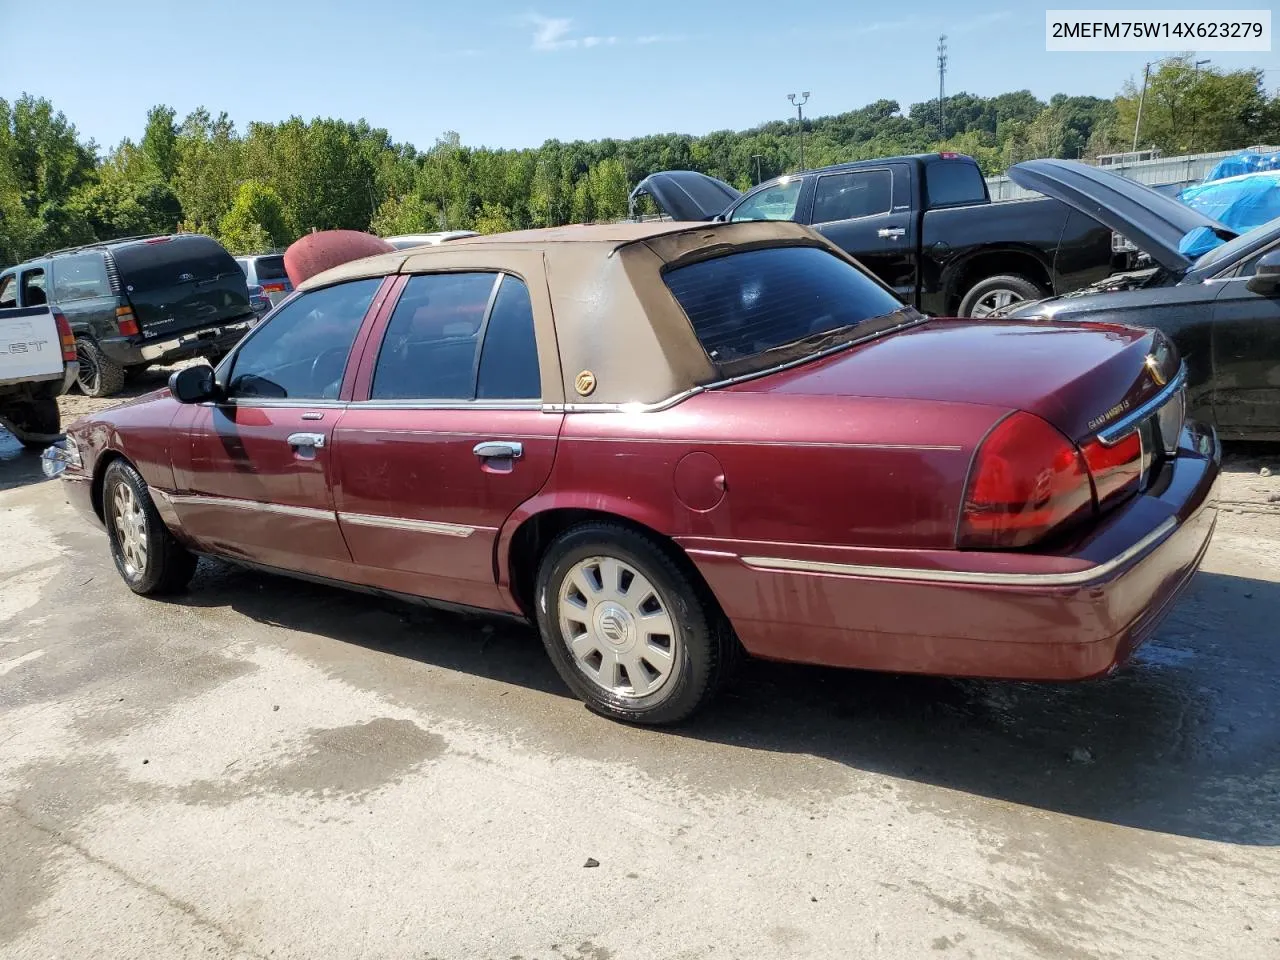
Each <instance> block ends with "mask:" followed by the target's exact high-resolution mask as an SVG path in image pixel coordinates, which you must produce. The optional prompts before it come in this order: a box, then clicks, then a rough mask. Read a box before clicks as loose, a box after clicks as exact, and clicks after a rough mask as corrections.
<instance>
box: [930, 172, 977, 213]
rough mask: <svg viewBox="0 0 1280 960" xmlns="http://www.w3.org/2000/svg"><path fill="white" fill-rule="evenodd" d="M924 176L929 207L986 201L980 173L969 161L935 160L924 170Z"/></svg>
mask: <svg viewBox="0 0 1280 960" xmlns="http://www.w3.org/2000/svg"><path fill="white" fill-rule="evenodd" d="M924 176H925V184H926V186H927V188H928V190H929V206H931V207H948V206H956V205H957V204H962V203H985V202H986V200H987V187H986V182H985V181H984V180H983V179H982V171H981V170H979V169H978V165H977V164H975V163H973V162H971V161H969V160H937V161H935V162H933V163H931V164H929V165H928V166H927V167H926V168H925V172H924Z"/></svg>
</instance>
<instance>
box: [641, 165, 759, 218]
mask: <svg viewBox="0 0 1280 960" xmlns="http://www.w3.org/2000/svg"><path fill="white" fill-rule="evenodd" d="M642 196H649V197H652V198H653V202H654V203H656V204H657V205H658V209H659V210H661V211H662V212H663V213H665V214H666V215H667V216H669V217H670V218H671V219H672V220H714V219H715V218H716V216H717V215H719V214H721V213H724V211H725V210H727V209H729V206H730V205H731V204H732V203H733V202H734V201H735V200H737V199H738V198H739V197H740V196H742V194H741V193H739V192H738V191H737V190H735V189H734V188H733V187H731V186H729V184H727V183H725V182H724V181H723V180H717V179H716V178H715V177H709V176H707V175H706V174H705V173H697V172H695V171H693V170H663V171H661V172H659V173H651V174H649V176H647V177H645V178H644V179H643V180H641V181H640V182H639V183H638V184H637V185H636V188H635V189H634V190H632V191H631V196H630V198H629V199H628V213H630V214H631V215H632V216H633V217H634V215H635V206H636V200H637V199H639V198H640V197H642Z"/></svg>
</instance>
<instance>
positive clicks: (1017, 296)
mask: <svg viewBox="0 0 1280 960" xmlns="http://www.w3.org/2000/svg"><path fill="white" fill-rule="evenodd" d="M1045 292H1046V291H1045V290H1044V289H1043V288H1042V287H1041V286H1040V285H1039V284H1038V283H1036V282H1035V281H1033V280H1028V279H1027V278H1026V277H1020V276H1018V275H1016V274H1001V275H1000V276H996V277H987V278H986V279H985V280H979V281H978V282H977V283H975V284H974V285H973V286H972V287H970V288H969V292H968V293H966V294H965V295H964V299H962V300H961V301H960V310H959V311H958V312H959V314H960V316H962V317H974V316H976V317H978V318H981V317H982V316H985V313H975V312H974V311H975V309H979V307H980V305H983V301H984V300H985V301H991V300H993V299H999V295H1000V294H1002V293H1009V294H1012V297H1013V299H1012V300H1010V301H1009V303H1017V302H1019V301H1022V300H1039V299H1041V298H1042V297H1044V296H1045Z"/></svg>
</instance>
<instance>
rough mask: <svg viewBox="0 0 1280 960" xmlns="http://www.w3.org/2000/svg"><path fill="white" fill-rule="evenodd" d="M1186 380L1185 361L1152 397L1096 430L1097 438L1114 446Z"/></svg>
mask: <svg viewBox="0 0 1280 960" xmlns="http://www.w3.org/2000/svg"><path fill="white" fill-rule="evenodd" d="M1186 382H1187V365H1186V364H1185V363H1183V364H1181V365H1179V367H1178V372H1177V373H1176V374H1175V375H1174V377H1173V379H1172V380H1170V381H1169V382H1168V383H1167V384H1166V385H1165V387H1164V388H1163V389H1162V390H1161V391H1160V392H1159V393H1157V394H1156V395H1155V396H1154V397H1152V398H1151V399H1150V400H1148V401H1147V402H1146V403H1144V404H1143V405H1142V406H1140V407H1138V408H1137V409H1136V410H1134V411H1133V412H1131V413H1129V414H1128V415H1126V416H1125V417H1124V418H1123V419H1120V420H1117V421H1116V422H1115V423H1113V424H1111V426H1109V427H1106V428H1104V429H1102V430H1099V431H1098V439H1099V440H1100V441H1102V443H1103V444H1104V445H1106V446H1108V447H1110V446H1114V445H1115V444H1116V443H1118V442H1119V441H1121V440H1123V439H1124V438H1125V437H1127V436H1128V435H1129V434H1130V433H1132V432H1133V430H1135V429H1136V428H1137V426H1138V424H1139V423H1140V422H1141V421H1143V420H1145V419H1146V418H1147V417H1149V416H1151V415H1152V414H1153V413H1155V412H1156V411H1157V410H1159V409H1160V408H1161V407H1162V406H1164V405H1165V403H1167V402H1168V400H1169V399H1170V398H1171V397H1172V396H1173V395H1174V394H1175V393H1177V392H1178V391H1179V390H1181V389H1182V387H1183V386H1184V385H1185V384H1186Z"/></svg>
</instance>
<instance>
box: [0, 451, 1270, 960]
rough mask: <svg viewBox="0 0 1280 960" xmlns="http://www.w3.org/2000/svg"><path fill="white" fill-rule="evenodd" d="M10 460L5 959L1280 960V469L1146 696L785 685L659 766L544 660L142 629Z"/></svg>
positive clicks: (348, 633) (350, 637) (321, 608)
mask: <svg viewBox="0 0 1280 960" xmlns="http://www.w3.org/2000/svg"><path fill="white" fill-rule="evenodd" d="M6 449H7V448H6V447H5V446H4V440H3V439H2V438H0V534H2V536H3V539H2V541H0V542H3V543H4V544H5V547H6V549H5V550H4V551H3V552H2V553H0V821H2V822H0V863H2V864H4V865H5V867H4V869H3V870H0V957H4V958H9V957H24V958H26V957H32V958H35V957H40V958H45V957H55V956H66V957H90V956H95V957H96V956H102V957H112V958H121V957H134V956H136V957H168V956H175V957H176V956H189V955H197V954H198V955H202V956H205V955H207V956H216V957H266V956H272V957H299V958H301V957H307V958H312V957H315V956H333V957H414V958H441V960H443V958H453V957H486V958H488V957H492V958H504V960H509V958H513V957H521V958H523V960H532V958H554V960H587V958H590V960H607V958H616V960H622V958H632V957H655V958H658V957H661V958H673V957H681V958H703V957H726V958H728V957H745V956H771V957H772V956H786V957H841V958H844V957H864V956H865V957H885V958H898V957H914V956H934V955H942V956H954V957H975V958H983V960H987V958H999V957H1037V958H1058V957H1068V958H1075V957H1081V958H1083V957H1126V958H1130V957H1159V958H1161V960H1166V958H1173V957H1196V958H1203V957H1205V956H1210V955H1218V956H1223V957H1230V958H1232V960H1236V958H1241V960H1244V958H1259V960H1262V958H1266V960H1274V958H1276V957H1280V626H1277V625H1278V624H1280V498H1277V499H1276V500H1273V499H1272V497H1273V496H1275V495H1276V494H1280V479H1277V478H1275V477H1270V478H1263V477H1261V476H1259V472H1258V471H1259V467H1260V466H1261V465H1263V464H1265V463H1271V464H1272V465H1273V466H1277V467H1280V463H1278V462H1276V461H1280V451H1277V452H1276V454H1275V455H1274V456H1273V455H1272V453H1271V452H1270V451H1269V450H1267V449H1266V448H1261V449H1253V450H1242V451H1238V452H1236V454H1235V455H1234V456H1233V459H1232V464H1231V472H1230V474H1229V475H1228V476H1227V477H1226V478H1225V482H1224V485H1223V488H1222V499H1223V503H1224V506H1225V507H1226V509H1225V510H1224V512H1223V513H1222V515H1221V519H1220V522H1219V528H1218V532H1217V534H1216V536H1215V541H1214V544H1213V546H1212V548H1211V550H1210V552H1209V554H1208V556H1207V557H1206V560H1205V564H1204V569H1203V570H1202V572H1201V573H1200V574H1199V575H1198V576H1197V578H1196V579H1195V581H1194V582H1193V584H1192V587H1191V589H1190V590H1189V592H1188V594H1187V596H1186V597H1185V598H1184V599H1183V600H1182V601H1181V602H1180V603H1179V604H1178V606H1177V607H1176V608H1175V609H1174V610H1173V612H1172V613H1171V615H1170V616H1169V618H1168V619H1167V620H1166V621H1165V622H1164V624H1163V625H1162V627H1161V629H1160V630H1159V632H1158V635H1157V637H1156V639H1155V640H1153V641H1152V642H1151V643H1150V644H1148V645H1147V646H1146V647H1144V648H1143V650H1142V651H1141V652H1140V655H1139V657H1138V659H1137V660H1136V662H1135V663H1134V664H1133V665H1131V666H1130V667H1128V668H1127V669H1125V670H1124V671H1122V672H1121V673H1119V674H1118V675H1116V676H1114V677H1112V678H1109V679H1106V680H1101V681H1095V682H1089V683H1082V684H1061V685H1038V684H1016V683H989V682H978V681H955V680H944V679H933V678H921V677H898V676H886V675H876V674H866V673H857V672H852V671H849V672H844V671H831V670H822V669H811V668H801V667H794V666H783V665H778V664H765V663H751V664H748V666H747V667H746V669H745V670H744V672H743V675H742V676H741V677H740V678H739V680H738V681H737V682H736V683H735V684H734V685H733V687H732V688H731V689H730V690H729V691H727V693H726V694H725V695H724V696H723V697H722V698H721V699H720V700H719V701H717V702H716V704H715V705H713V706H712V708H711V709H710V710H709V711H708V712H707V713H706V714H705V715H704V716H702V717H701V718H700V719H698V720H696V721H695V722H693V723H691V724H690V725H688V726H686V727H683V728H680V729H677V730H672V731H652V730H638V729H632V728H627V727H623V726H620V725H617V724H613V723H610V722H607V721H604V720H601V719H599V718H596V717H594V716H593V715H591V714H590V713H588V712H587V711H585V710H584V709H583V708H582V707H581V706H580V705H579V704H578V703H577V702H576V701H575V700H573V699H571V698H569V697H568V695H567V694H566V691H565V690H564V688H563V687H562V685H561V683H560V681H559V680H558V678H557V677H556V675H555V673H554V671H553V670H552V668H551V666H550V664H549V663H548V662H547V660H546V658H545V655H544V653H543V651H542V648H541V645H540V643H539V642H538V639H537V637H536V636H535V635H534V634H533V632H532V631H531V630H528V629H526V628H523V627H521V626H519V625H516V624H511V623H507V622H503V621H488V620H485V619H481V618H470V617H461V616H454V615H446V614H441V613H435V612H431V611H428V610H424V609H420V608H417V607H411V606H407V605H402V604H399V603H395V602H392V601H383V600H377V599H370V598H367V597H363V596H360V595H355V594H348V593H346V592H343V591H339V590H335V589H330V588H326V587H319V586H312V585H309V584H302V583H297V582H293V581H289V580H285V579H281V578H276V577H269V576H263V575H259V574H251V573H246V572H241V571H238V570H235V569H234V568H231V567H228V566H225V565H222V564H217V563H210V562H204V563H202V565H201V569H200V571H199V573H198V575H197V578H196V581H195V583H194V584H193V586H192V589H191V591H190V592H189V593H188V594H186V595H184V596H182V597H180V598H176V599H175V600H174V601H173V602H156V601H148V600H144V599H141V598H137V597H134V596H133V595H132V594H130V593H129V592H128V591H127V590H126V589H125V588H124V587H123V585H122V584H121V583H120V582H119V580H118V577H117V575H116V573H115V571H114V569H113V568H112V566H111V564H110V561H109V559H108V557H107V553H106V546H105V539H104V537H103V535H102V534H101V533H99V532H97V531H95V530H93V529H92V528H90V527H88V526H87V525H86V524H84V523H83V522H82V521H81V520H80V519H79V518H78V517H77V516H75V515H73V514H72V512H71V511H70V509H69V508H68V507H67V506H66V505H65V504H64V502H63V500H62V497H61V492H60V490H59V489H58V484H57V483H50V482H46V481H44V480H43V477H42V476H41V475H40V471H39V463H38V460H37V458H35V457H34V456H31V455H29V454H27V455H22V456H18V457H16V458H14V457H10V458H9V459H5V450H6ZM1276 472H1277V473H1280V470H1277V471H1276ZM590 861H595V862H596V863H598V866H586V864H588V863H589V862H590Z"/></svg>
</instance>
